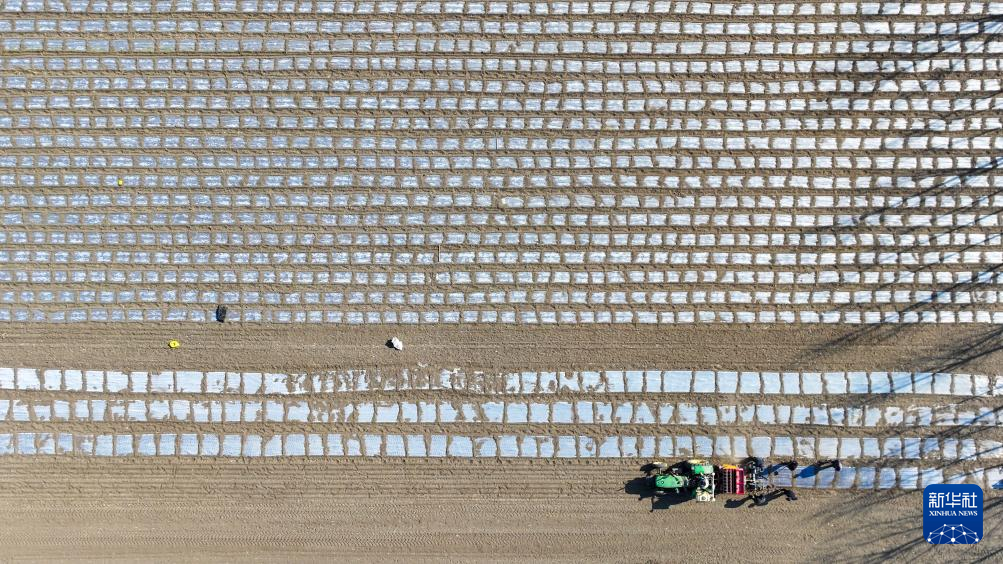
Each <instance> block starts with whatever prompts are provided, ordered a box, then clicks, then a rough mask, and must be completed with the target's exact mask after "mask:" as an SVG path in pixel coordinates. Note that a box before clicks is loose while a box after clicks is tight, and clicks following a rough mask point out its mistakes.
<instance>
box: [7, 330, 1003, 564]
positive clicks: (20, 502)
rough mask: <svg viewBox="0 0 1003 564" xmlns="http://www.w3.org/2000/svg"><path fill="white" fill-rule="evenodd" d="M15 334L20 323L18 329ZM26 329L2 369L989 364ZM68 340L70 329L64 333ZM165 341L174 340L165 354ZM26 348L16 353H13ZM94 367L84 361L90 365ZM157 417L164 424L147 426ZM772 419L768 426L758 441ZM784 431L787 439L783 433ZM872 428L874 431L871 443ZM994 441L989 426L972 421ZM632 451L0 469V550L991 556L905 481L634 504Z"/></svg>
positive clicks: (649, 339) (527, 334) (320, 334)
mask: <svg viewBox="0 0 1003 564" xmlns="http://www.w3.org/2000/svg"><path fill="white" fill-rule="evenodd" d="M29 329H30V330H29ZM43 329H44V330H43V332H42V334H36V333H33V332H32V331H33V330H35V329H34V328H26V329H25V330H19V331H17V332H14V331H7V332H5V333H4V334H3V335H2V336H0V354H3V356H4V357H5V358H7V359H8V362H9V363H10V365H12V366H36V367H46V366H53V367H69V366H86V367H88V368H103V369H135V368H137V367H146V366H149V367H157V368H198V369H206V368H208V367H216V366H219V367H226V369H245V368H246V369H251V368H253V369H267V368H282V369H286V370H294V369H297V370H298V369H303V370H310V369H316V368H322V367H325V368H332V367H339V368H340V367H360V366H361V367H365V366H382V367H387V366H390V367H394V366H396V367H403V366H414V365H416V364H421V363H424V362H429V361H432V359H438V362H437V363H436V364H435V365H436V366H450V365H452V366H464V367H467V368H470V369H473V368H480V369H499V370H501V369H516V368H519V369H545V368H552V369H574V368H586V367H604V368H610V367H614V366H615V367H618V368H619V367H623V368H627V367H652V366H657V367H673V368H686V367H691V368H703V369H707V368H729V367H732V368H743V369H755V368H771V369H784V368H786V367H790V368H792V369H796V368H799V367H806V366H810V367H812V368H813V369H825V368H828V367H834V368H837V367H838V368H841V369H849V368H864V369H876V368H881V369H887V370H920V369H922V370H934V369H948V368H950V369H951V370H954V371H961V370H968V371H971V372H982V371H986V372H992V371H993V369H994V367H998V366H999V362H1000V354H1001V353H1000V352H998V351H997V350H996V349H997V348H998V346H997V345H996V343H995V340H994V338H993V336H994V333H993V332H992V330H991V329H986V328H972V329H951V330H949V331H944V330H937V329H935V328H919V329H915V330H906V331H901V332H898V331H896V332H894V333H890V334H885V333H874V334H868V333H867V332H866V331H863V330H851V329H845V328H843V329H831V328H811V329H805V328H803V327H801V328H799V327H776V326H775V327H769V328H765V327H752V328H749V327H735V328H729V329H724V328H721V327H717V328H705V327H689V328H681V327H674V328H671V329H665V328H662V329H658V330H644V329H636V330H627V331H624V330H619V329H618V330H609V331H605V330H595V329H593V330H590V331H582V330H578V329H576V328H560V329H538V330H526V329H519V330H510V331H509V330H504V329H502V330H497V329H495V330H492V331H493V333H492V334H491V335H488V334H487V333H485V332H480V331H476V330H474V331H471V330H465V329H455V330H443V329H437V330H436V331H432V332H429V331H425V330H420V329H413V330H401V331H396V332H395V333H397V334H400V335H401V336H402V338H403V339H404V341H405V343H406V349H405V351H404V352H403V353H400V354H395V353H394V352H393V351H389V350H388V349H386V348H385V347H383V345H382V343H383V341H384V340H385V338H386V335H387V332H386V331H384V330H378V329H373V328H360V329H352V330H351V331H348V330H338V331H336V330H328V329H323V330H321V329H317V330H312V329H302V328H297V329H294V330H288V329H285V328H283V329H278V328H270V329H261V328H255V327H246V326H239V325H234V326H229V325H227V326H215V325H214V326H210V327H190V326H185V327H182V326H170V325H162V326H152V327H151V326H144V327H143V328H142V329H138V328H129V331H128V333H129V334H128V335H126V334H125V333H124V331H123V330H121V329H120V330H118V331H115V330H111V329H109V328H108V327H107V326H104V327H89V328H87V331H86V332H85V331H81V328H71V329H66V328H56V327H45V328H43ZM85 334H86V337H84V336H83V335H85ZM169 338H179V339H181V340H182V342H183V346H182V348H181V349H179V350H175V351H170V350H168V349H167V348H166V347H165V346H164V345H165V343H166V340H167V339H169ZM28 345H30V346H28ZM95 359H101V360H100V361H98V360H95ZM162 425H169V424H162ZM785 430H787V429H786V428H784V427H780V428H779V429H777V432H784V431H785ZM789 431H790V432H791V433H792V434H793V433H795V432H796V431H795V430H794V429H790V430H789ZM880 431H881V430H880V429H879V430H874V432H875V433H878V434H880ZM980 433H982V435H981V436H984V437H987V438H998V436H999V429H998V428H988V429H985V430H981V431H980ZM639 462H640V461H638V460H613V461H602V460H595V461H563V460H556V461H546V460H535V461H525V460H510V461H506V460H502V461H498V460H490V459H489V460H417V459H411V460H404V461H402V460H400V459H389V458H388V459H384V460H379V459H353V460H349V459H331V460H316V459H301V458H300V459H296V458H292V459H273V460H268V459H256V460H251V461H244V460H219V459H215V460H186V461H182V460H180V459H173V458H167V459H157V460H150V459H130V458H124V459H72V458H69V459H59V458H56V459H52V458H49V459H40V458H35V459H32V458H28V457H13V456H11V457H4V458H3V459H2V460H0V473H2V474H0V475H2V476H3V482H2V485H3V487H2V488H0V554H2V555H4V556H7V557H12V558H14V559H26V560H30V559H34V560H40V561H50V560H54V559H66V560H69V559H73V560H77V559H81V558H92V559H101V560H104V559H106V558H110V557H115V558H119V559H124V560H138V559H143V560H149V559H151V558H160V559H163V560H171V561H177V560H189V559H190V560H202V559H207V558H215V559H220V560H233V559H237V558H239V559H261V560H286V559H288V558H293V559H295V560H311V559H317V558H324V559H337V560H339V561H352V560H358V561H421V560H428V561H436V560H438V561H442V560H451V561H471V560H472V561H476V560H481V561H498V560H504V559H508V560H518V559H524V558H531V559H534V560H550V561H578V562H580V561H582V559H590V560H597V561H610V562H649V561H650V562H679V561H683V560H692V559H721V558H726V559H731V560H735V561H750V560H755V561H766V560H775V559H782V560H787V561H797V562H805V561H823V560H826V561H849V562H863V561H878V560H885V559H888V558H895V559H896V560H901V559H905V558H916V557H920V558H923V559H924V560H933V561H938V560H944V561H948V560H953V561H957V560H964V561H976V560H980V559H981V560H984V561H991V560H995V559H996V558H998V556H999V554H1000V551H1001V550H1003V534H1001V533H1003V530H1001V531H999V532H997V533H996V534H993V532H992V531H993V527H998V526H997V525H994V522H998V519H999V517H1000V516H1001V507H1003V506H1001V504H999V500H1000V499H1001V498H999V497H994V496H993V492H989V495H988V496H987V517H986V527H987V539H986V540H985V541H984V542H983V543H982V544H980V545H978V546H975V547H970V548H969V547H930V546H928V545H926V544H925V543H923V542H922V539H921V535H922V520H921V509H920V507H921V496H920V494H919V493H918V492H912V493H904V492H901V491H895V492H873V493H863V492H853V493H848V492H826V491H806V490H805V491H802V492H801V499H800V500H799V501H798V502H795V503H789V502H786V501H774V502H773V503H772V504H771V505H770V506H768V507H766V508H751V507H748V506H743V507H740V508H732V507H729V505H731V504H727V503H724V502H719V503H715V504H710V505H697V504H695V503H685V504H678V505H672V506H668V505H665V504H662V503H656V504H654V505H653V501H652V499H651V498H650V497H648V492H647V491H646V490H645V489H644V488H642V487H639V485H638V483H637V482H633V481H632V480H634V479H636V478H637V477H638V476H639V475H640V474H639V471H638V464H639Z"/></svg>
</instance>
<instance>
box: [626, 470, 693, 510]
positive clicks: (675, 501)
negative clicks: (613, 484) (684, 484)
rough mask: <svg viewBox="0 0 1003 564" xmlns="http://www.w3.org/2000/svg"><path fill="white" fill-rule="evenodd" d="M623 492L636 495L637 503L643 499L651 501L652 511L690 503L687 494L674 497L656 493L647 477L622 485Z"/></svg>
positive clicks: (674, 495)
mask: <svg viewBox="0 0 1003 564" xmlns="http://www.w3.org/2000/svg"><path fill="white" fill-rule="evenodd" d="M623 491H624V492H626V493H628V494H630V495H636V496H637V500H638V501H643V500H645V499H649V500H651V510H652V511H654V510H656V509H668V508H670V507H672V506H673V505H679V504H680V503H686V502H687V501H690V496H689V495H687V494H678V495H676V494H659V493H656V492H655V488H654V487H652V484H651V478H650V477H648V476H642V477H640V478H634V479H633V480H631V481H629V482H627V483H625V484H624V485H623Z"/></svg>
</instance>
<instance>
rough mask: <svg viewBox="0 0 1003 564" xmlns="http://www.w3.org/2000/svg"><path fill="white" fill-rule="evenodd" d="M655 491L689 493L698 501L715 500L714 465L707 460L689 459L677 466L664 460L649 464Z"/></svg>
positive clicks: (678, 493)
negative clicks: (670, 464)
mask: <svg viewBox="0 0 1003 564" xmlns="http://www.w3.org/2000/svg"><path fill="white" fill-rule="evenodd" d="M649 468H650V470H649V474H650V475H651V480H652V485H653V486H654V490H655V493H657V494H661V495H665V494H667V493H674V494H676V495H681V494H687V495H689V497H690V498H691V499H695V500H696V501H714V489H715V487H714V465H712V464H711V463H710V462H707V461H706V460H698V459H694V460H687V461H685V462H682V463H680V464H677V465H675V466H671V467H670V466H669V465H668V464H666V463H664V462H652V463H651V464H650V465H649Z"/></svg>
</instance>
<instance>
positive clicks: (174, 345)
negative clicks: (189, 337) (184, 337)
mask: <svg viewBox="0 0 1003 564" xmlns="http://www.w3.org/2000/svg"><path fill="white" fill-rule="evenodd" d="M167 346H169V347H171V348H172V349H176V348H178V347H180V346H181V341H174V340H172V341H170V342H169V343H167Z"/></svg>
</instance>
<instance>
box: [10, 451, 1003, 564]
mask: <svg viewBox="0 0 1003 564" xmlns="http://www.w3.org/2000/svg"><path fill="white" fill-rule="evenodd" d="M4 476H5V478H4V488H3V492H2V494H0V498H2V503H0V506H2V507H0V545H2V551H3V554H4V555H6V556H8V557H12V558H14V559H18V560H21V559H24V560H37V561H51V560H55V559H61V560H79V559H101V560H105V559H109V558H115V559H121V560H136V559H143V560H149V559H150V558H151V557H152V558H154V559H158V558H159V559H161V560H165V561H166V560H170V561H178V560H203V559H217V560H233V559H256V560H288V559H293V560H300V561H304V560H314V559H317V558H321V559H327V560H334V559H337V560H338V561H409V562H410V561H436V560H438V561H443V560H451V561H505V560H508V561H517V560H522V559H526V558H531V559H534V560H540V561H554V562H574V561H577V562H580V561H582V560H583V559H588V560H595V561H604V562H681V561H693V560H722V559H727V560H732V561H746V562H748V561H796V562H820V561H839V562H865V561H875V562H876V561H882V560H887V559H894V560H897V561H901V560H904V559H912V558H922V559H923V561H994V560H996V559H998V558H999V555H1000V554H1003V536H1001V535H1000V534H999V533H1003V530H999V525H998V523H999V518H1000V516H1001V507H1003V504H1000V503H999V500H1000V498H998V497H997V498H992V499H989V500H987V514H986V528H987V531H986V532H987V539H986V540H985V541H984V542H983V543H982V544H980V545H976V546H971V547H967V546H966V547H961V546H956V547H947V546H941V547H933V546H930V545H927V544H926V543H924V542H922V538H921V537H922V519H921V514H922V512H921V508H920V506H921V501H922V500H921V496H920V494H918V493H902V492H876V493H869V494H865V493H854V494H846V493H840V494H837V493H834V492H815V491H812V492H804V493H803V495H802V496H801V499H800V500H799V501H797V502H793V503H791V502H786V501H784V502H780V501H775V502H773V503H771V504H770V505H769V506H767V507H765V508H752V507H749V506H748V505H746V506H742V507H729V505H731V504H728V503H715V504H706V505H698V504H696V503H693V502H689V503H684V504H679V505H672V506H668V505H664V504H654V505H653V504H652V500H651V499H650V498H648V497H646V495H645V492H644V491H640V490H639V489H638V488H637V487H635V485H634V482H632V480H633V479H635V478H636V477H637V476H638V472H637V468H636V467H635V466H634V464H633V463H632V462H630V461H622V462H612V463H602V464H600V463H596V464H581V463H572V464H562V463H527V462H516V463H501V462H494V461H491V462H481V461H477V462H473V461H452V462H448V463H442V462H436V461H423V462H415V461H410V462H407V463H400V462H398V463H380V462H373V461H365V462H351V463H348V462H333V463H324V462H317V461H305V462H304V461H297V462H293V463H284V462H274V461H272V462H255V463H252V464H244V463H241V462H219V461H208V460H203V461H199V462H190V461H189V462H185V463H179V462H177V461H171V462H167V463H163V462H161V463H157V464H153V463H149V462H147V463H135V462H122V461H116V460H105V461H89V462H86V463H81V462H71V461H60V462H56V463H53V462H51V461H50V462H38V461H34V460H28V459H23V460H16V461H6V462H5V463H4ZM994 528H995V529H996V530H997V531H998V532H997V533H996V534H993V533H992V531H993V529H994Z"/></svg>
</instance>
